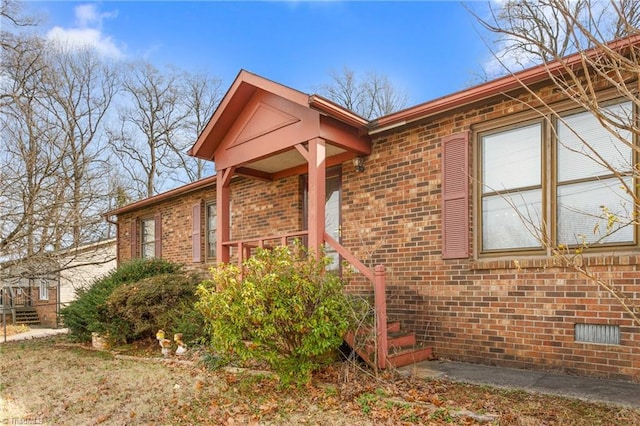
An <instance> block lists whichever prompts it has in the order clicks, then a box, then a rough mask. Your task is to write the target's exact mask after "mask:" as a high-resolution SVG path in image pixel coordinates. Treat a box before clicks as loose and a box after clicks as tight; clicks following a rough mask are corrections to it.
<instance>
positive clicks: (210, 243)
mask: <svg viewBox="0 0 640 426" xmlns="http://www.w3.org/2000/svg"><path fill="white" fill-rule="evenodd" d="M217 219H218V218H217V212H216V204H215V203H209V204H207V257H208V258H212V259H215V257H216V244H217V240H216V232H217V229H218V228H217V227H218V225H217Z"/></svg>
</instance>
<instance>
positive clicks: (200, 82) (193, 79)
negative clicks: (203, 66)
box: [180, 72, 223, 182]
mask: <svg viewBox="0 0 640 426" xmlns="http://www.w3.org/2000/svg"><path fill="white" fill-rule="evenodd" d="M182 78H183V85H184V90H183V96H184V101H183V102H184V105H185V107H186V110H187V115H186V119H185V123H184V131H185V141H187V142H188V143H189V144H193V142H194V141H195V140H197V139H198V136H200V133H202V131H203V130H204V128H205V127H206V126H207V123H208V122H209V119H210V118H211V116H213V113H214V112H215V109H216V107H217V106H218V104H219V103H220V100H222V95H223V91H222V80H220V79H219V78H216V77H213V76H211V75H208V74H190V73H187V72H184V73H183V75H182ZM187 148H188V147H187V146H183V147H182V149H181V151H180V153H181V154H182V158H187V159H189V161H190V163H191V165H192V166H190V165H188V164H185V165H184V168H185V170H186V172H187V175H188V177H189V180H190V181H192V182H193V181H196V180H200V179H202V178H204V177H205V170H206V167H207V166H210V165H211V162H209V161H204V160H201V159H194V158H191V157H186V156H185V155H184V152H186V150H187Z"/></svg>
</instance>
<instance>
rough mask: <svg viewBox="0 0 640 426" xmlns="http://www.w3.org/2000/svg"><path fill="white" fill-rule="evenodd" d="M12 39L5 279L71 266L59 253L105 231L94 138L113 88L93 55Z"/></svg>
mask: <svg viewBox="0 0 640 426" xmlns="http://www.w3.org/2000/svg"><path fill="white" fill-rule="evenodd" d="M13 40H14V41H15V43H13V44H11V46H10V47H7V48H3V50H2V64H3V67H2V69H1V71H0V73H1V74H0V88H1V89H0V90H1V92H0V93H1V94H2V100H3V101H2V102H1V103H0V137H1V138H2V141H3V143H2V144H0V180H1V181H2V185H0V263H1V264H2V265H1V267H0V278H1V279H6V278H7V277H9V278H11V275H12V274H13V275H16V274H17V276H19V277H22V278H36V277H41V276H43V273H45V272H46V274H48V275H54V274H56V273H57V272H58V271H59V270H60V269H64V268H67V267H71V266H69V264H66V265H62V264H59V263H58V259H57V257H56V253H61V252H62V251H64V253H65V256H67V257H68V258H70V256H72V254H73V250H75V249H76V248H77V247H78V246H79V245H81V244H84V243H88V242H92V241H95V240H96V239H98V238H100V237H103V236H104V223H103V221H102V219H101V217H100V213H101V211H102V210H103V209H104V201H103V200H102V198H101V196H100V194H101V193H102V191H103V190H102V187H101V183H100V181H101V176H102V173H98V172H97V168H99V167H100V161H99V144H98V140H97V139H98V137H97V135H98V134H99V133H100V128H101V122H102V120H103V118H104V115H105V114H106V111H107V110H108V108H109V103H110V99H111V97H112V95H113V87H114V86H113V84H114V80H113V78H112V77H109V75H110V74H109V73H105V72H104V71H105V69H104V68H102V66H103V65H104V64H102V63H101V61H100V60H99V58H98V57H96V56H95V55H93V54H92V53H91V52H62V51H60V50H59V48H58V47H57V46H54V45H51V44H50V43H48V42H46V41H45V40H43V39H42V38H40V37H38V36H33V35H24V34H14V35H13ZM109 78H111V80H109ZM108 260H109V259H105V261H108ZM67 263H69V262H67ZM74 265H75V264H74Z"/></svg>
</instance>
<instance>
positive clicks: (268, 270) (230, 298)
mask: <svg viewBox="0 0 640 426" xmlns="http://www.w3.org/2000/svg"><path fill="white" fill-rule="evenodd" d="M294 253H302V254H301V255H298V256H296V255H295V254H294ZM328 262H329V259H327V258H325V259H323V260H320V261H317V260H316V259H315V258H314V257H313V256H310V255H308V254H307V253H306V252H305V251H304V250H303V249H302V248H300V247H299V246H298V247H296V248H295V249H294V250H290V249H289V248H287V247H277V248H275V249H273V250H263V249H258V250H257V253H256V254H255V256H253V257H251V258H249V259H248V260H247V261H246V262H245V264H244V271H243V276H242V278H241V277H240V271H239V269H238V267H236V266H234V265H227V264H223V265H219V266H218V267H216V268H212V269H211V275H212V276H211V280H209V281H205V282H203V283H202V284H201V285H200V287H199V289H198V295H199V297H200V300H199V301H198V302H197V304H196V307H197V308H198V309H199V310H200V311H201V312H202V314H203V315H204V317H205V320H206V321H207V322H208V324H209V326H210V331H211V335H212V336H211V339H212V344H213V346H214V348H215V349H216V350H218V351H221V352H223V353H226V354H232V353H233V354H236V355H238V356H239V357H240V358H241V359H242V360H248V359H256V360H260V361H266V362H267V363H269V365H270V366H271V368H273V370H274V371H275V372H276V373H277V374H278V375H279V376H280V380H281V382H282V383H284V384H288V383H291V382H292V381H294V380H295V381H296V382H297V383H305V382H308V381H309V379H310V378H311V372H312V371H313V370H314V369H316V368H317V367H318V366H319V365H320V364H321V362H322V361H323V357H325V355H326V354H327V353H328V352H330V351H332V350H334V349H337V348H338V347H340V345H341V343H342V338H343V335H344V333H345V332H346V330H347V329H348V327H349V326H350V321H349V318H351V314H350V306H349V303H348V300H347V298H346V297H345V295H344V294H343V293H342V290H343V287H344V283H343V281H342V280H341V278H340V277H338V276H337V275H335V274H332V273H329V272H326V271H325V267H326V265H327V264H328Z"/></svg>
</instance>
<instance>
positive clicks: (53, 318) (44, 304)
mask: <svg viewBox="0 0 640 426" xmlns="http://www.w3.org/2000/svg"><path fill="white" fill-rule="evenodd" d="M48 295H49V298H48V299H47V300H40V288H39V287H37V286H36V287H32V288H31V296H32V299H31V300H32V303H33V307H34V308H36V312H38V317H39V318H40V324H41V325H43V326H45V327H56V326H57V325H58V320H57V317H58V315H57V312H58V288H57V286H55V285H54V286H49V291H48Z"/></svg>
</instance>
